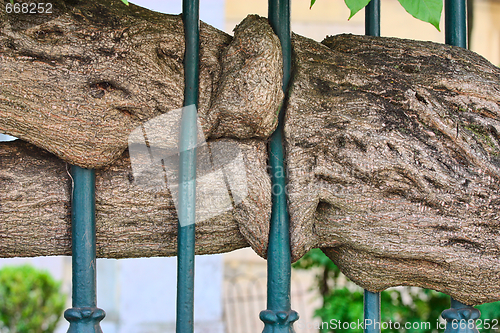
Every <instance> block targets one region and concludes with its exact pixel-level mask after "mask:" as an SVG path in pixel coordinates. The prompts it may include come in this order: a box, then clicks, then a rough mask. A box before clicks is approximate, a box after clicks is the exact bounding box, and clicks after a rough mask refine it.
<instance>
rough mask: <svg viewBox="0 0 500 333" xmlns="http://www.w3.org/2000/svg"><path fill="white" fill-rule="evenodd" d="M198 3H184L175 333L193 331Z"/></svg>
mask: <svg viewBox="0 0 500 333" xmlns="http://www.w3.org/2000/svg"><path fill="white" fill-rule="evenodd" d="M199 7H200V6H199V0H183V2H182V19H183V22H184V37H185V47H186V49H185V53H184V83H185V87H184V108H183V112H182V120H181V135H180V142H179V149H180V165H179V167H180V168H179V205H178V216H179V223H178V229H177V230H178V235H177V318H176V332H177V333H192V332H193V331H194V329H193V327H194V242H195V237H194V236H195V233H194V232H195V221H196V144H197V127H196V118H197V114H196V110H197V104H198V77H199V67H198V66H199V43H200V19H199Z"/></svg>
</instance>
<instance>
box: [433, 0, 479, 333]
mask: <svg viewBox="0 0 500 333" xmlns="http://www.w3.org/2000/svg"><path fill="white" fill-rule="evenodd" d="M466 8H467V6H466V3H465V0H446V1H445V7H444V20H445V41H446V44H448V45H453V46H459V47H463V48H467V24H466V22H467V15H466ZM450 299H451V306H450V309H447V310H444V311H443V312H442V313H441V317H443V319H446V329H445V332H446V333H478V330H477V327H476V319H479V317H480V316H481V312H480V311H479V310H478V309H475V308H473V307H471V306H468V305H465V304H462V303H460V302H458V301H456V300H454V299H453V298H450Z"/></svg>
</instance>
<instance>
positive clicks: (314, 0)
mask: <svg viewBox="0 0 500 333" xmlns="http://www.w3.org/2000/svg"><path fill="white" fill-rule="evenodd" d="M315 2H316V0H311V6H309V9H311V8H312V6H313V5H314V3H315Z"/></svg>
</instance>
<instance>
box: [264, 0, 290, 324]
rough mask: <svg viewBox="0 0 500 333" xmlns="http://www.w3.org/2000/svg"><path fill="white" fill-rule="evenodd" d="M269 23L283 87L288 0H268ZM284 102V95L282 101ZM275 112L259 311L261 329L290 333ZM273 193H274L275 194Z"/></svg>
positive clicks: (287, 47) (286, 72) (283, 196)
mask: <svg viewBox="0 0 500 333" xmlns="http://www.w3.org/2000/svg"><path fill="white" fill-rule="evenodd" d="M268 16H269V23H270V24H271V26H272V27H273V29H274V32H275V33H276V35H278V37H279V39H280V41H281V49H282V52H283V90H284V91H285V94H286V90H287V86H288V81H289V80H290V71H291V64H292V60H291V55H292V46H291V32H290V0H269V15H268ZM285 103H286V97H285V102H284V104H285ZM284 110H285V107H284V106H283V107H282V108H281V110H280V113H279V122H278V128H277V129H276V131H275V132H274V133H273V135H272V136H271V141H270V143H269V166H270V170H271V181H272V186H273V195H272V213H271V227H270V231H269V247H268V250H267V310H264V311H262V312H261V313H260V319H261V320H262V321H263V322H264V324H265V327H264V331H263V332H265V333H291V332H294V330H293V323H294V322H295V321H296V320H297V319H298V318H299V316H298V314H297V312H295V311H294V310H292V309H291V304H290V277H291V254H290V231H289V224H290V222H289V215H288V208H287V202H286V193H285V176H284V172H283V171H284V149H283V117H284ZM275 193H276V194H275Z"/></svg>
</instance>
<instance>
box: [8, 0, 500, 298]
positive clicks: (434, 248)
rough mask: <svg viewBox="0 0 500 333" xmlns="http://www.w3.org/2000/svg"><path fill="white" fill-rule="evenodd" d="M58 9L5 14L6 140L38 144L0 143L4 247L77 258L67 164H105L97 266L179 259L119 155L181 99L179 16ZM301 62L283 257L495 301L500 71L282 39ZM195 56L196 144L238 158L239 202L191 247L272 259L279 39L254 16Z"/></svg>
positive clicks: (289, 101)
mask: <svg viewBox="0 0 500 333" xmlns="http://www.w3.org/2000/svg"><path fill="white" fill-rule="evenodd" d="M2 1H4V0H0V3H2ZM54 8H56V12H55V13H54V14H52V16H49V15H47V16H38V17H36V18H33V17H28V16H27V15H25V16H23V15H7V14H6V13H4V12H2V13H0V19H1V21H0V24H1V25H0V27H1V30H0V66H1V69H2V75H1V77H0V114H1V117H0V131H1V132H3V133H7V134H11V135H14V136H17V137H20V138H21V139H23V140H25V141H27V142H29V143H24V142H19V141H16V142H13V143H2V144H1V145H0V154H1V160H0V180H1V181H0V214H1V216H2V224H1V227H0V228H1V229H0V235H1V237H2V243H1V245H0V255H1V256H4V257H10V256H36V255H56V254H68V253H69V252H70V216H69V205H70V197H71V178H70V177H69V174H68V172H67V168H68V164H67V163H69V164H76V165H79V166H82V167H92V168H97V186H96V195H97V232H98V234H97V240H98V254H99V256H102V257H113V258H123V257H140V256H161V255H175V251H176V239H175V237H176V223H177V216H176V213H175V207H174V204H173V201H172V196H171V195H170V193H169V192H168V191H167V190H164V189H163V190H156V191H144V189H141V188H139V187H138V186H137V184H136V180H135V179H134V176H133V173H132V169H131V167H130V159H129V156H128V152H127V151H126V148H127V138H128V136H129V135H130V133H131V132H132V131H133V130H135V129H137V128H140V126H141V125H142V124H144V123H145V122H147V121H148V120H150V119H153V118H155V117H158V116H160V115H163V114H168V112H169V111H171V110H173V109H177V108H180V107H181V105H182V96H183V64H182V61H183V52H184V51H183V49H184V45H183V43H184V41H183V28H182V22H181V19H180V17H179V16H171V15H164V14H159V13H154V12H151V11H148V10H145V9H142V8H139V7H136V6H134V5H130V7H126V6H123V5H122V4H121V3H119V2H107V1H99V3H97V2H92V1H86V2H81V3H80V2H74V3H73V2H72V3H70V2H57V3H55V4H54ZM293 51H294V53H293V69H292V70H293V74H292V79H291V83H290V86H289V90H288V94H287V96H286V97H285V102H284V103H285V104H284V105H285V107H286V116H285V142H284V145H285V149H286V150H285V151H286V172H287V188H286V191H287V195H288V203H289V213H290V221H291V227H290V235H291V248H292V260H293V261H295V260H298V259H299V258H300V257H301V256H302V255H304V253H306V252H307V251H308V250H309V249H311V248H315V247H319V248H322V249H323V251H324V252H325V253H326V254H327V255H328V256H329V257H330V258H331V259H332V260H333V261H334V262H335V263H336V264H337V265H339V267H340V268H341V270H342V271H343V272H344V273H345V274H346V275H347V276H348V277H349V278H350V279H352V280H353V281H355V282H356V283H357V284H359V285H360V286H362V287H364V288H366V289H368V290H371V291H380V290H383V289H385V288H388V287H390V286H396V285H412V286H420V287H425V288H431V289H435V290H439V291H442V292H445V293H447V294H449V295H451V296H453V297H454V298H455V299H457V300H459V301H462V302H464V303H467V304H478V303H484V302H491V301H497V300H500V245H499V244H500V222H499V216H500V215H499V213H498V207H499V203H500V194H499V185H500V182H499V181H500V134H499V133H500V116H499V111H500V110H499V105H500V88H499V80H500V70H499V69H498V68H497V67H495V66H493V65H491V64H490V63H489V62H487V61H486V60H485V59H483V58H482V57H480V56H478V55H476V54H474V53H472V52H470V51H467V50H463V49H460V48H456V47H450V46H445V45H440V44H435V43H430V42H418V41H409V40H401V39H395V38H376V37H365V36H352V35H340V36H332V37H328V38H326V39H325V40H324V41H323V42H322V43H317V42H315V41H312V40H310V39H307V38H304V37H301V36H298V35H293ZM200 52H201V67H200V70H201V75H200V88H201V89H200V105H199V108H198V113H199V116H200V121H201V125H202V128H203V133H204V135H205V138H206V139H207V140H208V142H209V145H210V144H213V142H218V141H220V140H228V141H230V142H233V143H235V144H237V145H238V147H240V149H241V151H242V153H243V156H244V161H245V171H246V175H247V178H248V196H247V197H246V198H245V200H243V201H242V202H240V203H238V204H235V207H234V209H232V210H231V211H228V212H225V213H223V214H221V215H220V216H218V217H215V218H212V219H210V220H209V221H205V222H202V223H198V224H197V225H196V232H197V234H196V237H197V244H196V246H197V253H199V254H204V253H220V252H226V251H231V250H233V249H236V248H240V247H244V246H248V245H250V246H252V248H253V249H254V250H255V251H256V252H257V253H258V254H259V255H261V256H264V257H265V255H266V249H267V241H268V240H267V237H268V230H269V227H268V223H269V216H270V206H271V196H270V193H271V185H270V181H269V175H268V173H267V168H266V162H267V161H266V156H267V149H266V140H267V139H268V137H269V135H270V134H271V133H272V131H273V130H274V128H275V126H276V123H277V114H276V111H277V109H278V107H279V104H280V103H281V100H282V98H283V95H282V93H281V78H282V73H281V68H282V62H281V52H280V45H279V40H278V39H277V38H276V36H275V35H274V34H273V33H272V29H271V28H270V27H269V25H268V24H267V21H266V20H265V19H263V18H259V17H257V16H249V17H248V18H247V19H245V20H244V21H243V22H242V23H241V24H240V25H238V27H237V28H236V29H235V35H234V37H231V36H229V35H227V34H225V33H223V32H220V31H218V30H216V29H214V28H212V27H210V26H208V25H205V24H202V25H201V50H200ZM49 152H50V153H49ZM51 153H52V154H53V155H52V154H51Z"/></svg>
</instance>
